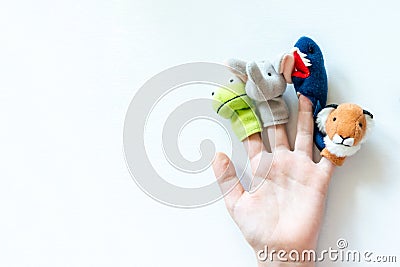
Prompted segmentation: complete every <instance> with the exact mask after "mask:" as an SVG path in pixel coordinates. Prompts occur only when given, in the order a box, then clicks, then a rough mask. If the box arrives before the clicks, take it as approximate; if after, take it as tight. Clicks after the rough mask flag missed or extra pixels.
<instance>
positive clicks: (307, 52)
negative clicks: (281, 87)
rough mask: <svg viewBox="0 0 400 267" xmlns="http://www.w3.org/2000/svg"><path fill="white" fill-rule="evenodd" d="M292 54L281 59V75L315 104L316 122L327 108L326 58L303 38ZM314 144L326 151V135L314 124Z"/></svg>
mask: <svg viewBox="0 0 400 267" xmlns="http://www.w3.org/2000/svg"><path fill="white" fill-rule="evenodd" d="M294 46H295V47H294V49H293V50H292V52H291V53H289V54H286V55H285V56H284V57H282V58H281V60H280V62H279V64H280V69H281V73H282V74H283V75H284V77H285V79H286V81H288V83H293V85H294V89H295V90H296V92H298V93H300V94H302V95H304V96H306V97H307V98H308V99H310V101H311V103H312V104H313V111H314V114H313V115H314V121H315V119H316V117H317V114H318V113H319V112H320V111H321V110H322V109H323V108H324V107H325V106H326V100H327V95H328V78H327V75H326V70H325V66H324V57H323V56H322V52H321V49H320V48H319V46H318V45H317V44H316V43H315V42H314V41H313V40H312V39H311V38H308V37H301V38H300V39H299V40H298V41H297V42H296V44H295V45H294ZM314 125H315V127H314V142H315V144H316V146H317V147H318V149H319V150H322V149H324V147H325V144H324V140H323V138H324V134H322V133H321V132H320V131H319V129H318V127H317V125H316V124H314Z"/></svg>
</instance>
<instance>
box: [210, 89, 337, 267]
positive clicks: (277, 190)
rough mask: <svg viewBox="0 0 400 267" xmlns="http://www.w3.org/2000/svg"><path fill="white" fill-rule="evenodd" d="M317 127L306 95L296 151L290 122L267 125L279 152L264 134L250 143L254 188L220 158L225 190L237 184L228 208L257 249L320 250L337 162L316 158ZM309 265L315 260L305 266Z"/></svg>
mask: <svg viewBox="0 0 400 267" xmlns="http://www.w3.org/2000/svg"><path fill="white" fill-rule="evenodd" d="M313 126H314V124H313V118H312V107H311V103H310V101H309V100H308V99H307V98H306V97H304V96H300V98H299V116H298V125H297V136H296V142H295V148H294V151H291V150H290V148H289V143H288V139H287V135H286V129H285V126H284V125H278V126H271V127H268V128H267V131H268V137H269V139H270V143H271V147H272V150H273V151H272V152H273V153H269V152H267V151H266V149H265V147H264V145H263V143H262V140H261V137H260V134H254V135H252V136H250V137H249V138H248V139H246V140H245V141H244V144H245V146H246V148H247V151H248V154H249V158H250V162H251V166H252V170H253V176H255V178H254V179H255V181H257V180H258V187H257V188H252V190H254V191H252V192H247V191H245V190H244V189H243V187H242V185H241V184H240V182H239V181H238V178H237V177H236V172H235V168H234V166H233V164H232V162H231V161H230V160H229V158H228V157H227V156H226V155H225V154H223V153H219V154H218V155H217V157H216V159H215V161H214V164H213V168H214V172H215V175H216V177H217V178H218V181H219V185H220V187H221V190H222V193H223V194H225V193H227V192H228V191H229V190H230V189H232V187H234V188H233V189H232V191H230V192H229V193H228V194H226V196H225V203H226V207H227V209H228V211H229V213H230V215H231V216H232V218H233V219H234V221H235V222H236V224H237V225H238V226H239V228H240V230H241V231H242V233H243V235H244V237H245V238H246V240H247V241H248V242H249V244H250V245H251V246H252V248H253V249H254V250H255V252H257V251H259V250H261V249H264V248H265V246H267V247H268V250H269V251H271V250H276V251H279V250H281V249H282V250H285V251H286V252H287V253H289V252H290V251H291V250H297V251H298V252H299V253H300V255H301V253H302V251H303V250H305V249H316V245H317V239H318V234H319V229H320V226H321V220H322V215H323V212H324V205H325V199H326V194H327V190H328V185H329V180H330V178H331V176H332V172H333V169H334V166H333V165H332V164H331V163H330V161H329V160H327V159H325V158H322V159H321V161H320V162H319V163H314V162H313V160H312V148H313ZM260 179H261V181H262V182H261V183H260ZM286 257H287V258H288V255H286ZM259 264H260V266H263V264H266V265H268V264H271V263H269V262H268V261H267V262H265V263H263V262H259ZM275 264H276V266H279V264H280V263H278V262H275ZM275 264H274V263H272V264H271V266H275ZM289 265H290V264H289ZM300 265H301V264H300ZM308 265H310V266H313V263H309V264H307V263H303V265H301V266H308ZM268 266H269V265H268Z"/></svg>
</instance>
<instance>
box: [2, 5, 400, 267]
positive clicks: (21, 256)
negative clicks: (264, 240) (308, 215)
mask: <svg viewBox="0 0 400 267" xmlns="http://www.w3.org/2000/svg"><path fill="white" fill-rule="evenodd" d="M398 9H399V4H397V1H362V2H355V1H353V2H351V1H331V2H330V3H326V1H302V2H297V3H295V2H292V1H266V0H264V1H247V2H245V1H208V0H203V1H197V2H192V1H128V0H119V1H117V0H115V1H95V0H92V1H86V0H80V1H77V0H72V1H50V0H48V1H45V0H39V1H8V2H4V1H3V3H1V4H0V122H1V131H0V161H1V165H0V166H1V167H0V177H1V178H0V266H230V267H234V266H255V259H254V256H253V254H252V252H251V250H250V249H249V247H248V246H247V245H246V243H245V241H244V240H243V238H242V237H241V234H240V232H239V230H238V229H237V228H236V226H235V224H234V223H233V222H232V221H231V219H230V218H229V216H228V214H227V212H226V211H225V208H224V205H223V203H222V202H218V203H216V204H214V205H211V206H208V207H205V208H201V209H194V210H183V209H174V208H170V207H166V206H163V205H161V204H159V203H157V202H155V201H153V200H152V199H150V198H149V197H147V196H146V195H145V194H144V193H142V192H141V191H140V190H139V189H138V187H137V186H136V185H135V183H134V182H133V181H132V179H131V177H130V176H129V173H128V171H127V169H126V166H125V162H124V157H123V153H122V127H123V120H124V115H125V111H126V109H127V107H128V105H129V102H130V100H131V98H132V97H133V95H134V93H135V90H137V88H139V87H140V86H141V85H142V84H143V83H144V82H145V81H146V80H147V79H149V78H150V77H152V76H153V75H155V74H157V73H158V72H160V71H162V70H164V69H165V68H167V67H171V66H174V65H177V64H181V63H185V62H192V61H212V62H221V61H222V60H224V59H226V58H228V57H232V56H236V57H239V58H243V59H262V58H264V57H268V58H272V57H274V56H275V55H276V54H277V53H278V52H281V51H284V50H286V49H288V48H290V47H291V46H292V45H293V43H294V42H295V40H297V38H298V37H300V36H301V35H304V34H306V35H309V36H311V37H314V38H315V39H316V40H317V41H318V43H319V44H320V45H321V47H322V49H323V52H324V55H325V59H326V65H327V69H328V72H329V81H330V94H329V102H330V103H333V102H335V103H337V102H339V103H340V102H344V101H346V102H354V103H359V104H361V105H362V106H363V107H365V108H367V109H369V110H370V111H371V112H373V113H374V115H375V118H376V122H377V123H376V128H375V130H374V134H373V136H372V137H371V139H370V140H369V142H367V144H366V145H365V146H363V148H362V150H361V151H360V152H359V153H358V154H357V155H356V156H354V157H352V158H350V159H348V162H346V165H345V166H344V167H342V168H340V169H337V171H336V172H335V175H334V177H333V179H332V183H331V187H330V190H329V199H328V203H327V212H326V216H325V220H324V225H323V229H322V233H321V236H320V242H319V247H320V248H321V249H323V248H327V247H329V246H334V245H335V243H336V240H337V239H338V238H340V237H343V238H346V239H347V240H348V242H349V243H350V247H351V248H353V249H369V250H373V251H376V252H377V253H380V254H384V255H392V254H395V253H398V252H399V251H400V245H399V240H400V232H399V231H398V230H397V229H398V225H399V223H400V215H399V213H398V203H400V194H399V191H400V179H399V171H400V157H399V152H398V150H399V149H398V148H399V146H400V141H399V134H400V127H399V125H398V121H399V119H398V116H399V114H400V91H399V89H398V87H399V86H398V83H399V79H398V62H400V53H398V45H399V41H400V38H399V36H398V32H397V28H396V27H397V26H398V25H400V17H399V16H398ZM287 97H288V99H289V100H291V99H294V97H295V96H294V94H293V93H288V94H287ZM293 103H295V102H294V101H293ZM293 108H295V107H293ZM293 116H294V117H295V115H293ZM293 119H295V118H293ZM293 122H294V121H293V120H292V121H291V127H293V126H294V124H293ZM189 154H190V152H189ZM397 255H398V256H399V254H397ZM333 265H334V264H331V263H325V264H320V265H319V266H333ZM343 265H345V264H344V263H339V264H337V265H335V266H343ZM348 266H364V264H359V265H356V264H353V263H352V264H349V265H348ZM370 266H374V265H370ZM376 266H386V265H382V264H381V265H376ZM393 266H394V265H393Z"/></svg>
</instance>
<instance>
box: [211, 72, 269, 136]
mask: <svg viewBox="0 0 400 267" xmlns="http://www.w3.org/2000/svg"><path fill="white" fill-rule="evenodd" d="M212 95H213V100H214V101H213V108H214V110H215V111H216V112H217V114H218V115H220V116H221V117H223V118H226V119H230V120H231V126H232V129H233V131H234V133H235V134H236V136H237V137H238V138H239V140H240V141H243V140H244V139H245V138H246V137H248V136H250V135H252V134H254V133H258V132H261V131H262V127H261V124H260V121H259V120H258V117H257V115H256V112H255V110H254V105H253V102H252V100H251V99H250V98H249V97H248V96H247V94H246V91H245V84H244V82H243V81H242V80H240V79H239V78H238V77H236V76H234V77H231V78H230V79H229V83H228V84H227V85H226V86H223V87H220V88H218V89H217V90H216V91H214V92H213V93H212Z"/></svg>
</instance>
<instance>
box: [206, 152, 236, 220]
mask: <svg viewBox="0 0 400 267" xmlns="http://www.w3.org/2000/svg"><path fill="white" fill-rule="evenodd" d="M213 169H214V174H215V177H216V178H217V182H218V184H219V187H220V188H221V192H222V194H223V196H224V200H225V204H226V207H227V209H228V211H229V212H230V213H231V212H232V211H233V208H234V207H235V204H236V203H237V201H238V200H239V198H240V197H241V196H242V194H243V192H244V189H243V186H242V184H241V183H240V181H239V179H238V178H237V176H236V171H235V167H234V166H233V163H232V161H231V160H230V159H229V158H228V156H227V155H225V154H224V153H217V155H216V157H215V160H214V162H213Z"/></svg>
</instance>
